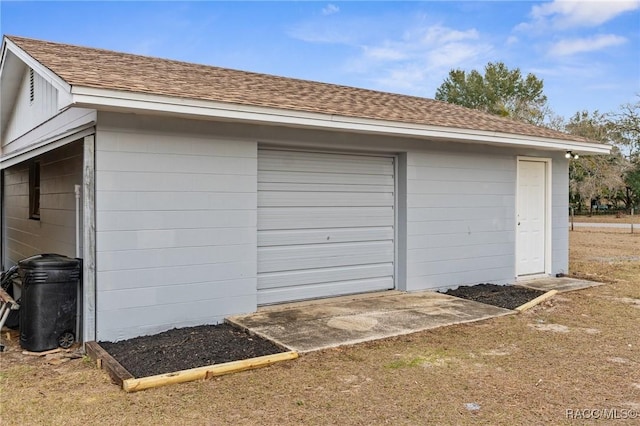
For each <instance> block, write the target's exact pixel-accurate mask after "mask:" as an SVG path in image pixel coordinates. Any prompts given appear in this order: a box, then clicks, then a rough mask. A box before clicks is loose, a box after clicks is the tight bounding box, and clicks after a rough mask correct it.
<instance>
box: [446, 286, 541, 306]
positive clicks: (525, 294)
mask: <svg viewBox="0 0 640 426" xmlns="http://www.w3.org/2000/svg"><path fill="white" fill-rule="evenodd" d="M445 294H448V295H450V296H455V297H460V298H462V299H468V300H475V301H476V302H480V303H486V304H487V305H493V306H498V307H500V308H506V309H515V308H517V307H518V306H520V305H524V304H525V303H527V302H528V301H530V300H533V299H535V298H536V297H538V296H541V295H543V294H544V291H540V290H534V289H531V288H524V287H519V286H516V285H495V284H476V285H471V286H460V287H458V288H457V289H455V290H447V291H446V293H445Z"/></svg>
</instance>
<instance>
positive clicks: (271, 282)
mask: <svg viewBox="0 0 640 426" xmlns="http://www.w3.org/2000/svg"><path fill="white" fill-rule="evenodd" d="M392 276H393V263H392V262H389V263H378V264H374V265H357V266H340V267H336V268H322V269H303V270H299V271H284V272H269V273H263V274H262V275H261V276H260V280H261V282H260V284H261V285H260V287H261V288H262V289H268V288H279V287H290V286H300V285H306V284H321V283H332V282H338V281H345V280H364V279H369V278H378V277H392Z"/></svg>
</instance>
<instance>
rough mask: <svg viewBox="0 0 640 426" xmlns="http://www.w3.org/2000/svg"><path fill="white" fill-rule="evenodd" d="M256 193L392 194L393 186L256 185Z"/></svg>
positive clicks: (265, 183)
mask: <svg viewBox="0 0 640 426" xmlns="http://www.w3.org/2000/svg"><path fill="white" fill-rule="evenodd" d="M258 191H280V192H347V193H348V192H360V193H362V192H387V193H390V194H393V192H394V191H395V189H394V187H393V185H358V184H355V185H339V184H334V185H332V184H324V183H279V182H276V183H272V182H263V183H258Z"/></svg>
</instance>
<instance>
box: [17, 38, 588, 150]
mask: <svg viewBox="0 0 640 426" xmlns="http://www.w3.org/2000/svg"><path fill="white" fill-rule="evenodd" d="M7 38H8V39H9V40H11V41H12V42H13V43H15V44H16V45H17V46H18V47H20V48H21V49H22V50H24V51H25V52H26V53H27V54H29V55H30V56H32V57H33V58H34V59H35V60H37V61H38V62H40V63H41V64H42V65H44V66H45V67H47V68H49V69H50V70H51V71H52V72H54V73H55V74H57V75H58V76H59V77H60V78H61V79H62V80H64V81H65V82H67V83H68V84H69V85H71V86H79V87H89V88H99V89H109V90H116V91H124V92H134V93H145V94H153V95H163V96H170V97H175V98H185V99H193V100H203V101H215V102H223V103H228V104H236V105H244V106H259V107H269V108H278V109H282V110H291V111H305V112H313V113H322V114H330V115H338V116H344V117H355V118H364V119H376V120H386V121H395V122H399V123H409V124H418V125H428V126H441V127H447V128H458V129H470V130H478V131H489V132H498V133H504V134H514V135H525V136H533V137H541V138H549V139H556V140H558V139H560V140H566V141H575V142H585V141H586V139H584V138H581V137H577V136H574V135H569V134H566V133H562V132H557V131H554V130H551V129H547V128H544V127H539V126H534V125H531V124H526V123H521V122H518V121H514V120H511V119H508V118H502V117H497V116H495V115H491V114H487V113H484V112H481V111H477V110H473V109H469V108H465V107H461V106H458V105H453V104H449V103H446V102H442V101H436V100H433V99H427V98H420V97H415V96H406V95H399V94H393V93H386V92H379V91H374V90H367V89H359V88H354V87H347V86H340V85H335V84H327V83H318V82H313V81H306V80H299V79H293V78H285V77H277V76H272V75H266V74H258V73H252V72H246V71H237V70H232V69H227V68H220V67H213V66H208V65H199V64H192V63H187V62H180V61H173V60H167V59H159V58H154V57H148V56H140V55H132V54H127V53H119V52H113V51H110V50H104V49H95V48H88V47H80V46H73V45H68V44H61V43H52V42H48V41H40V40H34V39H28V38H23V37H16V36H7Z"/></svg>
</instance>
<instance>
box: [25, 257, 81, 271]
mask: <svg viewBox="0 0 640 426" xmlns="http://www.w3.org/2000/svg"><path fill="white" fill-rule="evenodd" d="M78 264H79V261H78V259H72V258H70V257H67V256H63V255H61V254H54V253H45V254H37V255H35V256H31V257H27V258H26V259H22V260H21V261H19V262H18V265H19V266H20V268H27V269H73V268H77V267H78Z"/></svg>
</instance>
